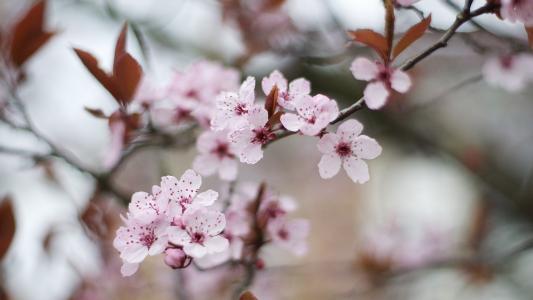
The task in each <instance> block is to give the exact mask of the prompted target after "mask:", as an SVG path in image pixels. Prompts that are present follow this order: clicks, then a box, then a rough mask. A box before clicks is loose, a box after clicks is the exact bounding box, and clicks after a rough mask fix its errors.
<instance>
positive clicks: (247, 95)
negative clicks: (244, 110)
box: [239, 76, 255, 106]
mask: <svg viewBox="0 0 533 300" xmlns="http://www.w3.org/2000/svg"><path fill="white" fill-rule="evenodd" d="M254 90H255V78H253V77H252V76H248V78H246V80H245V81H244V82H243V83H242V85H241V88H240V89H239V102H241V103H245V104H247V105H250V106H251V105H252V104H253V103H254V100H255V91H254Z"/></svg>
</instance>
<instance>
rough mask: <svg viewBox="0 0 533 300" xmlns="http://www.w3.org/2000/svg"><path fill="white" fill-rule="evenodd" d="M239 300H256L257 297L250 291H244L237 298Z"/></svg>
mask: <svg viewBox="0 0 533 300" xmlns="http://www.w3.org/2000/svg"><path fill="white" fill-rule="evenodd" d="M239 300H258V299H257V297H256V296H255V295H254V294H252V292H250V291H245V292H244V293H242V294H241V296H240V297H239Z"/></svg>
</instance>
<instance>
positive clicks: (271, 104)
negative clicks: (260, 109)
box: [265, 85, 279, 118]
mask: <svg viewBox="0 0 533 300" xmlns="http://www.w3.org/2000/svg"><path fill="white" fill-rule="evenodd" d="M278 94H279V89H278V86H276V85H275V86H274V87H273V88H272V90H270V93H269V94H268V96H267V97H266V99H265V109H266V110H267V112H268V117H269V118H270V117H272V116H273V115H274V112H276V107H277V106H278Z"/></svg>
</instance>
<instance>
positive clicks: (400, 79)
mask: <svg viewBox="0 0 533 300" xmlns="http://www.w3.org/2000/svg"><path fill="white" fill-rule="evenodd" d="M391 86H392V88H393V89H394V90H396V91H397V92H400V93H405V92H407V91H408V90H409V88H410V87H411V78H410V77H409V75H407V73H405V72H404V71H402V70H398V69H397V70H394V71H393V72H392V76H391Z"/></svg>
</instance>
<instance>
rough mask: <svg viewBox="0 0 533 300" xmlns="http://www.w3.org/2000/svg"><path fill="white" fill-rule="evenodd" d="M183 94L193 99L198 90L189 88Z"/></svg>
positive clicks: (196, 95)
mask: <svg viewBox="0 0 533 300" xmlns="http://www.w3.org/2000/svg"><path fill="white" fill-rule="evenodd" d="M185 96H187V98H193V99H198V92H196V91H195V90H189V91H188V92H187V93H186V94H185Z"/></svg>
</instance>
